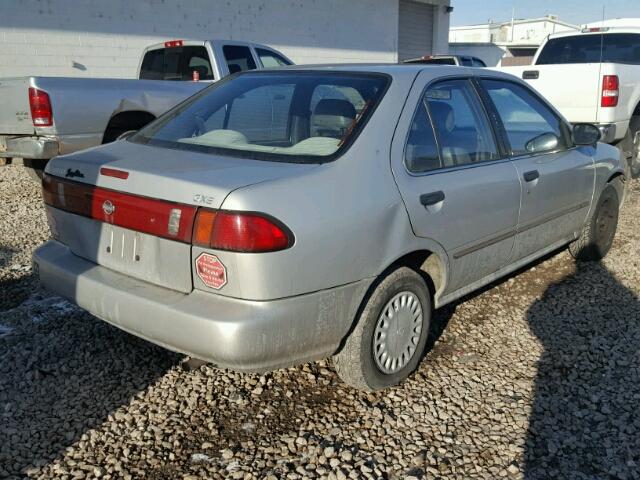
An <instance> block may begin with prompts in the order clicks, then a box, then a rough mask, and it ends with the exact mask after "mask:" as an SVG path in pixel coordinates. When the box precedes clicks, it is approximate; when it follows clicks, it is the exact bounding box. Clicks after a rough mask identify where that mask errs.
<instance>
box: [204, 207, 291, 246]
mask: <svg viewBox="0 0 640 480" xmlns="http://www.w3.org/2000/svg"><path fill="white" fill-rule="evenodd" d="M193 244H194V245H198V246H201V247H205V248H213V249H216V250H230V251H233V252H246V253H258V252H275V251H278V250H284V249H286V248H289V247H290V246H291V245H293V234H292V233H291V232H290V231H289V229H287V228H286V227H285V226H284V225H282V224H281V223H280V222H279V221H277V220H275V219H272V218H269V217H267V216H265V215H262V214H257V213H243V212H226V211H217V212H215V211H212V210H207V209H200V210H199V211H198V215H197V216H196V223H195V227H194V234H193Z"/></svg>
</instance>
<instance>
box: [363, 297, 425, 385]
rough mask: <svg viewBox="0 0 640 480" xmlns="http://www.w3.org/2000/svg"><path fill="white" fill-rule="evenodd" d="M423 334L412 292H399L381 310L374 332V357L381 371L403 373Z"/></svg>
mask: <svg viewBox="0 0 640 480" xmlns="http://www.w3.org/2000/svg"><path fill="white" fill-rule="evenodd" d="M421 333H422V306H421V305H420V300H418V297H417V296H416V295H414V294H413V293H411V292H400V293H398V294H397V295H396V296H394V297H393V298H392V299H391V300H389V302H388V303H387V304H386V305H385V307H384V308H383V309H382V313H381V314H380V316H379V317H378V322H377V324H376V328H375V331H374V332H373V356H374V358H375V362H376V366H377V367H378V368H379V369H380V371H381V372H383V373H386V374H392V373H396V372H399V371H400V370H402V369H403V368H404V367H405V366H406V365H407V364H408V363H409V361H410V360H411V359H412V358H413V356H414V355H415V353H416V349H417V346H418V342H419V341H420V334H421Z"/></svg>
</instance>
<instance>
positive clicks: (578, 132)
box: [573, 123, 602, 146]
mask: <svg viewBox="0 0 640 480" xmlns="http://www.w3.org/2000/svg"><path fill="white" fill-rule="evenodd" d="M601 137H602V134H601V133H600V129H599V128H598V127H596V126H595V125H593V124H591V123H576V124H575V125H574V126H573V143H575V144H576V145H592V146H595V144H596V143H598V141H599V140H600V138H601Z"/></svg>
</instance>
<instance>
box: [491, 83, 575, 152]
mask: <svg viewBox="0 0 640 480" xmlns="http://www.w3.org/2000/svg"><path fill="white" fill-rule="evenodd" d="M482 84H483V85H484V87H485V88H486V89H487V91H488V92H489V96H490V97H491V100H492V102H493V103H494V105H495V107H496V109H497V110H498V114H499V115H500V119H501V120H502V123H503V125H504V128H505V130H506V133H507V137H508V139H509V143H510V144H511V152H512V155H514V156H518V155H526V154H531V153H540V152H541V151H540V150H536V149H535V148H534V147H533V145H534V144H532V143H530V142H532V141H533V140H535V139H536V138H539V137H540V136H542V135H545V134H548V133H552V134H554V135H555V136H556V137H557V139H558V144H557V145H555V146H553V148H550V150H557V149H563V148H567V147H568V145H569V143H570V142H569V132H568V131H567V127H566V125H565V124H564V122H562V121H561V120H560V118H558V116H557V115H556V114H555V113H554V112H553V111H552V110H551V109H550V108H549V107H548V106H547V105H545V104H544V103H543V102H542V101H541V100H540V99H538V98H537V97H536V96H535V95H533V94H532V93H531V92H530V91H529V90H528V89H527V88H525V87H524V86H522V85H519V84H516V83H511V82H504V81H500V80H482Z"/></svg>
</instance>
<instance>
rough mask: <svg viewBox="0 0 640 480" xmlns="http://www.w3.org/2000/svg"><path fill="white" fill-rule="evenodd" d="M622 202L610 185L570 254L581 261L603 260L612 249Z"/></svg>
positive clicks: (570, 246) (572, 246)
mask: <svg viewBox="0 0 640 480" xmlns="http://www.w3.org/2000/svg"><path fill="white" fill-rule="evenodd" d="M619 210H620V200H619V198H618V192H617V191H616V189H615V187H614V186H613V185H611V184H608V185H607V186H606V187H604V190H603V191H602V193H601V194H600V198H599V199H598V204H597V205H596V208H595V209H594V210H593V213H592V214H591V218H589V220H588V221H587V223H586V224H585V226H584V227H583V229H582V233H581V234H580V237H578V239H577V240H576V241H574V242H573V243H571V244H570V245H569V252H570V253H571V255H572V256H573V258H575V259H576V260H579V261H596V260H601V259H602V258H604V256H605V255H606V254H607V253H608V252H609V250H610V249H611V245H612V244H613V238H614V237H615V234H616V229H617V227H618V214H619Z"/></svg>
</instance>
